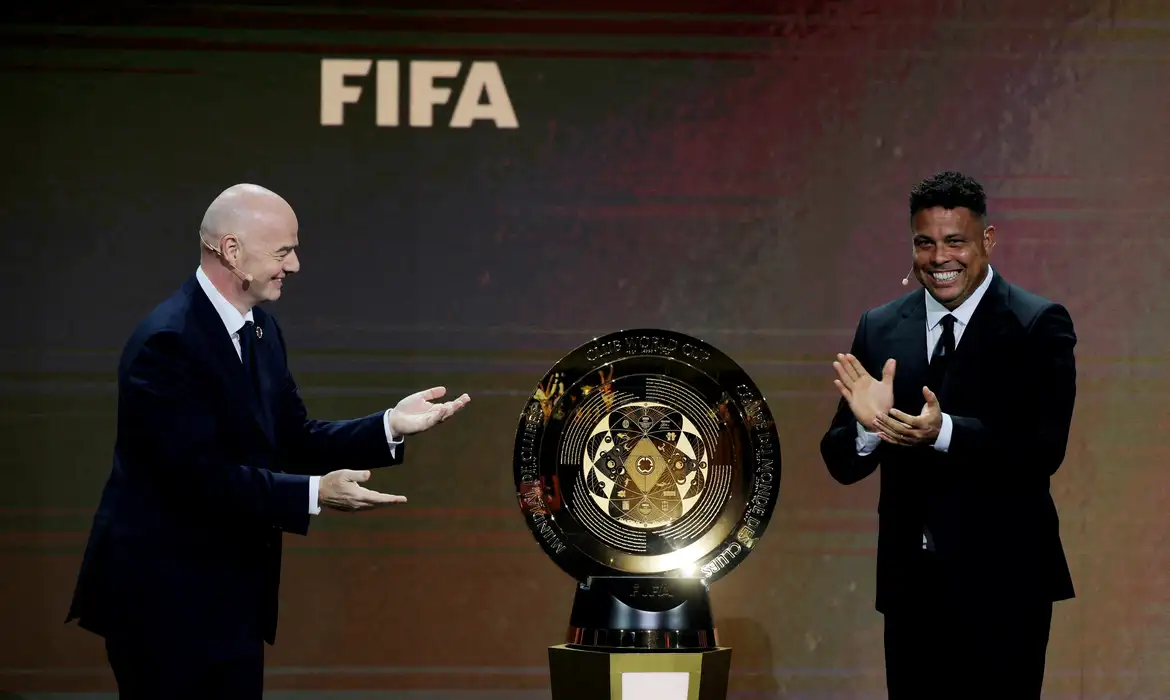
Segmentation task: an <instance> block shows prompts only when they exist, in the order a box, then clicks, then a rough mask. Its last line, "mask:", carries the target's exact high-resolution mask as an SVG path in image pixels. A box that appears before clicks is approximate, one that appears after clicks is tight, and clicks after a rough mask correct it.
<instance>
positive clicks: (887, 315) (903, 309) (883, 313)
mask: <svg viewBox="0 0 1170 700" xmlns="http://www.w3.org/2000/svg"><path fill="white" fill-rule="evenodd" d="M925 293H926V292H925V291H923V290H922V289H921V288H920V289H915V290H914V291H911V292H906V293H905V294H903V295H902V296H900V297H898V298H897V299H893V300H891V301H887V302H886V303H884V304H881V305H880V306H875V307H873V308H871V309H869V310H868V311H866V312H865V320H866V323H867V325H868V324H876V325H881V324H885V323H889V322H892V321H897V320H898V319H900V318H902V317H903V316H906V315H908V314H909V313H910V312H911V311H912V310H913V309H914V307H915V306H916V305H922V304H923V303H924V300H923V295H924V294H925Z"/></svg>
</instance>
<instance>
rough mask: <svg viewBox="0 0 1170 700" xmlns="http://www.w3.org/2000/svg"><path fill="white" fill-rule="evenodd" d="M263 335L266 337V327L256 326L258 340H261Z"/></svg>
mask: <svg viewBox="0 0 1170 700" xmlns="http://www.w3.org/2000/svg"><path fill="white" fill-rule="evenodd" d="M263 337H264V329H263V328H261V327H260V326H256V340H260V339H261V338H263Z"/></svg>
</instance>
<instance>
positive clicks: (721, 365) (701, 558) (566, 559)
mask: <svg viewBox="0 0 1170 700" xmlns="http://www.w3.org/2000/svg"><path fill="white" fill-rule="evenodd" d="M513 472H514V477H515V480H516V490H517V497H518V499H519V501H520V508H521V510H522V511H523V513H524V517H525V519H526V520H527V522H528V527H529V528H530V529H531V530H532V533H533V535H534V536H535V537H536V539H537V541H539V542H540V545H541V547H543V548H544V550H545V552H546V553H547V554H548V555H549V556H550V557H551V558H552V559H553V560H554V561H555V562H556V563H557V564H558V565H559V566H560V567H561V568H562V569H563V570H564V571H565V572H566V573H568V574H569V575H570V576H573V577H574V578H576V579H577V580H578V581H585V580H586V579H587V578H588V577H590V576H614V575H635V576H654V575H665V576H687V577H696V578H702V579H704V580H706V581H708V582H710V581H714V580H716V579H718V578H720V577H722V576H724V575H726V574H727V573H728V572H729V571H731V570H732V569H733V568H735V567H736V566H737V565H738V564H739V563H740V562H742V561H743V560H744V558H746V557H747V555H748V553H749V552H751V550H752V548H753V547H754V546H755V544H756V542H757V541H758V540H759V538H760V536H761V535H762V534H763V532H764V529H765V528H766V527H767V524H768V520H769V517H770V516H771V513H772V509H773V508H774V507H775V504H776V497H777V494H778V493H779V487H780V441H779V437H778V436H777V433H776V426H775V423H774V422H773V420H772V415H771V413H770V412H769V410H768V406H767V403H766V402H765V401H764V397H763V396H762V395H761V394H760V391H759V389H757V388H756V386H755V384H754V383H753V382H752V380H751V379H750V378H749V377H748V376H747V373H745V372H744V371H743V370H742V369H741V368H740V367H739V366H738V365H737V364H736V363H735V362H733V361H732V360H731V359H730V358H728V357H727V356H726V355H724V354H723V353H721V352H719V351H718V350H716V349H715V348H714V347H712V346H710V345H708V344H706V343H704V342H703V341H701V340H698V339H696V338H692V337H690V336H688V335H684V334H682V333H675V332H673V331H666V330H653V329H650V330H628V331H619V332H616V333H611V334H609V335H606V336H604V337H601V338H596V339H594V340H592V341H590V342H588V343H586V344H584V345H582V346H581V347H579V348H577V349H576V350H574V351H573V352H571V353H569V354H568V355H567V356H566V357H564V358H563V359H561V361H560V362H558V363H556V365H555V366H553V368H552V369H551V370H549V372H548V373H547V374H546V375H545V377H544V379H543V380H542V381H541V382H540V384H539V385H537V388H536V390H535V392H533V394H532V396H531V398H530V399H529V400H528V402H527V404H526V405H525V407H524V410H523V412H522V413H521V415H520V422H519V427H518V429H517V431H516V445H515V451H514V459H513Z"/></svg>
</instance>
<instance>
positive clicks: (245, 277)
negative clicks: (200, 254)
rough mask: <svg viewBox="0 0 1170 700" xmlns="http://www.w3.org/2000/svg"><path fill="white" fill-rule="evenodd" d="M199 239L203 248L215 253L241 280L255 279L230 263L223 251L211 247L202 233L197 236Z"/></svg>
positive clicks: (250, 280) (249, 280)
mask: <svg viewBox="0 0 1170 700" xmlns="http://www.w3.org/2000/svg"><path fill="white" fill-rule="evenodd" d="M199 241H200V242H201V243H203V246H204V247H205V248H207V249H208V250H210V251H211V252H213V253H215V254H216V255H218V256H219V259H220V260H222V261H224V262H225V263H227V265H228V267H230V268H231V269H232V272H234V273H236V277H239V278H240V279H241V280H243V281H244V282H252V281H254V280H255V278H254V277H252V275H251V273H248V272H244V271H243V270H241V269H240V268H238V267H236V266H235V265H233V264H232V261H231V260H228V259H227V257H225V256H224V254H223V251H221V250H219V249H218V248H213V247H211V244H210V243H208V242H207V239H205V238H204V237H203V236H202V235H200V236H199Z"/></svg>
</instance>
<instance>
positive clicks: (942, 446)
mask: <svg viewBox="0 0 1170 700" xmlns="http://www.w3.org/2000/svg"><path fill="white" fill-rule="evenodd" d="M953 428H954V426H953V424H952V422H951V416H950V414H949V413H944V414H942V427H941V428H939V429H938V437H936V438H935V439H934V449H936V450H938V451H939V452H946V451H947V450H949V449H950V447H951V431H952V430H953Z"/></svg>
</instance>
